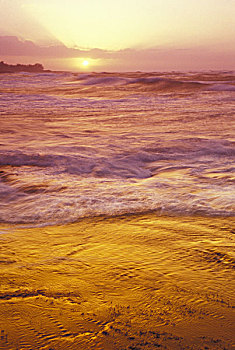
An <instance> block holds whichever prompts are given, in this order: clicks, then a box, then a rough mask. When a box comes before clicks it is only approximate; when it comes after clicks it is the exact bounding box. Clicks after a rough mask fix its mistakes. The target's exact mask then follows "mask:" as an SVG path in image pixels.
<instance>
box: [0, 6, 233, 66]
mask: <svg viewBox="0 0 235 350" xmlns="http://www.w3.org/2000/svg"><path fill="white" fill-rule="evenodd" d="M234 13H235V2H234V1H229V0H207V1H205V0H164V1H163V0H147V1H146V0H138V1H136V0H128V1H126V0H120V1H118V2H117V1H110V0H90V1H79V2H78V1H76V0H69V1H68V2H65V1H64V0H51V1H50V2H48V1H47V0H41V1H37V0H11V1H10V2H9V1H6V0H1V1H0V19H1V21H0V37H6V36H14V37H17V38H18V40H19V41H20V42H21V43H25V41H26V42H27V45H28V50H29V49H30V48H29V41H31V42H32V43H33V45H36V47H37V50H36V49H35V50H34V52H32V48H33V47H32V46H31V51H30V52H28V53H27V54H26V55H24V56H26V57H29V56H31V57H35V59H36V58H37V59H38V60H40V61H41V62H42V63H44V64H46V65H49V66H50V67H53V66H54V67H64V68H65V67H66V68H69V66H68V61H66V59H68V58H71V57H77V58H83V60H84V62H85V61H87V59H86V58H84V57H85V56H87V57H89V58H93V59H97V58H99V59H102V60H103V64H102V65H99V66H97V67H96V68H97V69H101V70H104V69H105V68H108V69H109V70H112V69H113V70H132V69H131V67H132V68H133V70H136V69H141V70H147V71H149V70H155V69H182V68H183V67H185V69H194V68H195V69H206V68H207V67H209V66H210V67H211V68H212V69H213V68H214V69H219V68H221V69H225V68H227V69H233V68H234V61H235V60H234V53H235V49H234V47H235V45H234V36H235V25H234ZM25 45H26V44H25ZM12 46H13V48H14V53H12V50H13V49H12ZM59 46H60V49H59V48H58V47H59ZM45 47H46V48H47V50H46V49H45ZM55 47H56V48H57V49H56V50H57V55H56V52H55V51H56V50H55ZM61 47H63V53H61ZM52 51H53V54H52ZM0 55H1V56H2V57H3V58H4V59H5V57H8V56H10V57H11V59H10V60H11V62H14V61H15V60H16V57H15V56H18V57H22V56H23V55H22V54H21V52H19V44H17V45H16V43H15V44H14V43H12V44H11V43H8V45H7V47H6V46H4V47H2V48H0ZM53 58H56V59H57V60H58V61H57V62H55V60H53ZM53 62H54V63H53ZM88 65H89V64H82V66H81V67H83V68H84V67H87V68H88ZM94 67H95V66H94Z"/></svg>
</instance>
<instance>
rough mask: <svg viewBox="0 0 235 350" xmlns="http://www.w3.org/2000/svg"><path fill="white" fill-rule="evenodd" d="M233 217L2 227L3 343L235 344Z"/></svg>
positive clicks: (59, 346)
mask: <svg viewBox="0 0 235 350" xmlns="http://www.w3.org/2000/svg"><path fill="white" fill-rule="evenodd" d="M233 223H234V221H233V220H232V219H231V218H200V217H157V216H156V215H154V214H146V215H141V216H123V217H115V218H92V219H83V220H81V221H80V222H78V223H75V224H69V225H64V226H50V227H39V228H23V227H21V228H19V227H14V226H10V227H9V226H6V225H1V227H0V266H1V270H0V281H1V285H0V332H1V334H0V349H45V350H49V349H51V350H52V349H53V350H65V349H79V350H83V349H88V350H90V349H91V350H92V349H95V350H127V349H132V350H133V349H134V350H142V349H146V350H148V349H157V348H159V349H169V350H171V349H232V345H233V342H234V336H233V331H234V311H233V310H234V308H233V305H232V303H233V300H232V296H233V288H234V282H233V281H234V269H233V268H234V256H232V253H231V252H232V243H233V241H232V239H233V234H234V225H233V227H232V224H233Z"/></svg>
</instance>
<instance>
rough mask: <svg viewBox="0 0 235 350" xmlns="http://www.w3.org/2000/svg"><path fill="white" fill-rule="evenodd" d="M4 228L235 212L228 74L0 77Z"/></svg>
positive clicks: (232, 82) (234, 83) (0, 215)
mask: <svg viewBox="0 0 235 350" xmlns="http://www.w3.org/2000/svg"><path fill="white" fill-rule="evenodd" d="M0 89H1V90H0V91H1V96H0V113H1V128H0V140H1V144H0V166H1V173H0V198H1V201H0V221H1V222H7V223H16V224H17V223H24V224H33V225H38V224H40V225H41V224H43V225H54V224H63V223H68V222H75V221H76V220H78V219H80V218H82V217H91V216H97V215H108V216H110V215H111V216H113V215H120V214H129V213H142V212H146V211H156V212H158V215H162V214H173V215H185V214H187V215H198V214H201V215H205V216H211V215H212V216H234V214H235V206H234V204H235V201H234V193H235V192H234V190H235V188H234V174H235V173H234V171H235V170H234V169H235V168H234V155H235V148H234V136H235V133H234V130H235V128H234V91H235V77H234V75H233V74H232V72H208V73H206V72H205V73H175V72H173V73H125V74H124V73H123V74H121V73H113V74H112V73H90V74H72V73H41V74H30V73H18V74H1V76H0Z"/></svg>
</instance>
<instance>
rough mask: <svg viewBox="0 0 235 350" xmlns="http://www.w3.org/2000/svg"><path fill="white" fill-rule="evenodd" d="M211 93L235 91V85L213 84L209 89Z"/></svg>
mask: <svg viewBox="0 0 235 350" xmlns="http://www.w3.org/2000/svg"><path fill="white" fill-rule="evenodd" d="M208 90H210V91H235V85H231V84H213V85H212V86H210V87H209V88H208Z"/></svg>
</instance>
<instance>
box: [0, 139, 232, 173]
mask: <svg viewBox="0 0 235 350" xmlns="http://www.w3.org/2000/svg"><path fill="white" fill-rule="evenodd" d="M69 150H70V154H67V155H64V152H63V154H56V153H55V154H43V153H42V154H40V153H23V152H21V151H6V152H4V153H0V166H13V167H22V166H31V167H41V168H51V169H53V171H54V172H55V173H69V174H76V175H80V176H83V175H84V176H87V175H89V174H90V175H92V176H97V177H108V178H117V177H118V178H124V179H127V178H148V177H151V176H152V175H153V174H152V173H151V171H150V170H149V169H150V168H151V165H152V164H153V165H155V164H156V162H159V161H169V162H172V161H180V162H181V166H183V165H187V164H188V163H192V160H193V161H194V162H195V165H196V164H197V163H201V164H205V165H206V166H208V165H209V163H208V162H209V161H210V160H211V161H212V162H216V161H219V157H222V156H223V157H226V158H228V159H230V158H231V159H233V157H234V156H235V148H234V142H232V141H226V140H220V139H211V140H210V139H202V138H184V139H176V140H171V141H169V142H168V145H167V146H165V145H164V146H163V145H162V144H161V143H158V142H153V143H151V144H149V145H148V146H147V147H146V146H145V147H142V148H141V147H140V148H137V149H133V150H132V149H130V150H121V149H120V150H119V152H116V153H114V154H112V155H110V154H109V153H107V155H103V154H99V153H97V149H96V147H95V145H94V146H92V145H91V146H90V147H89V148H86V147H83V148H81V147H80V148H77V147H74V148H73V147H72V146H71V147H70V148H69ZM78 150H80V152H79V153H80V154H79V153H78ZM61 151H63V147H62V148H61ZM65 151H66V152H68V149H65ZM73 153H74V154H73ZM203 157H206V158H205V161H203ZM208 157H210V159H209V158H208Z"/></svg>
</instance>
